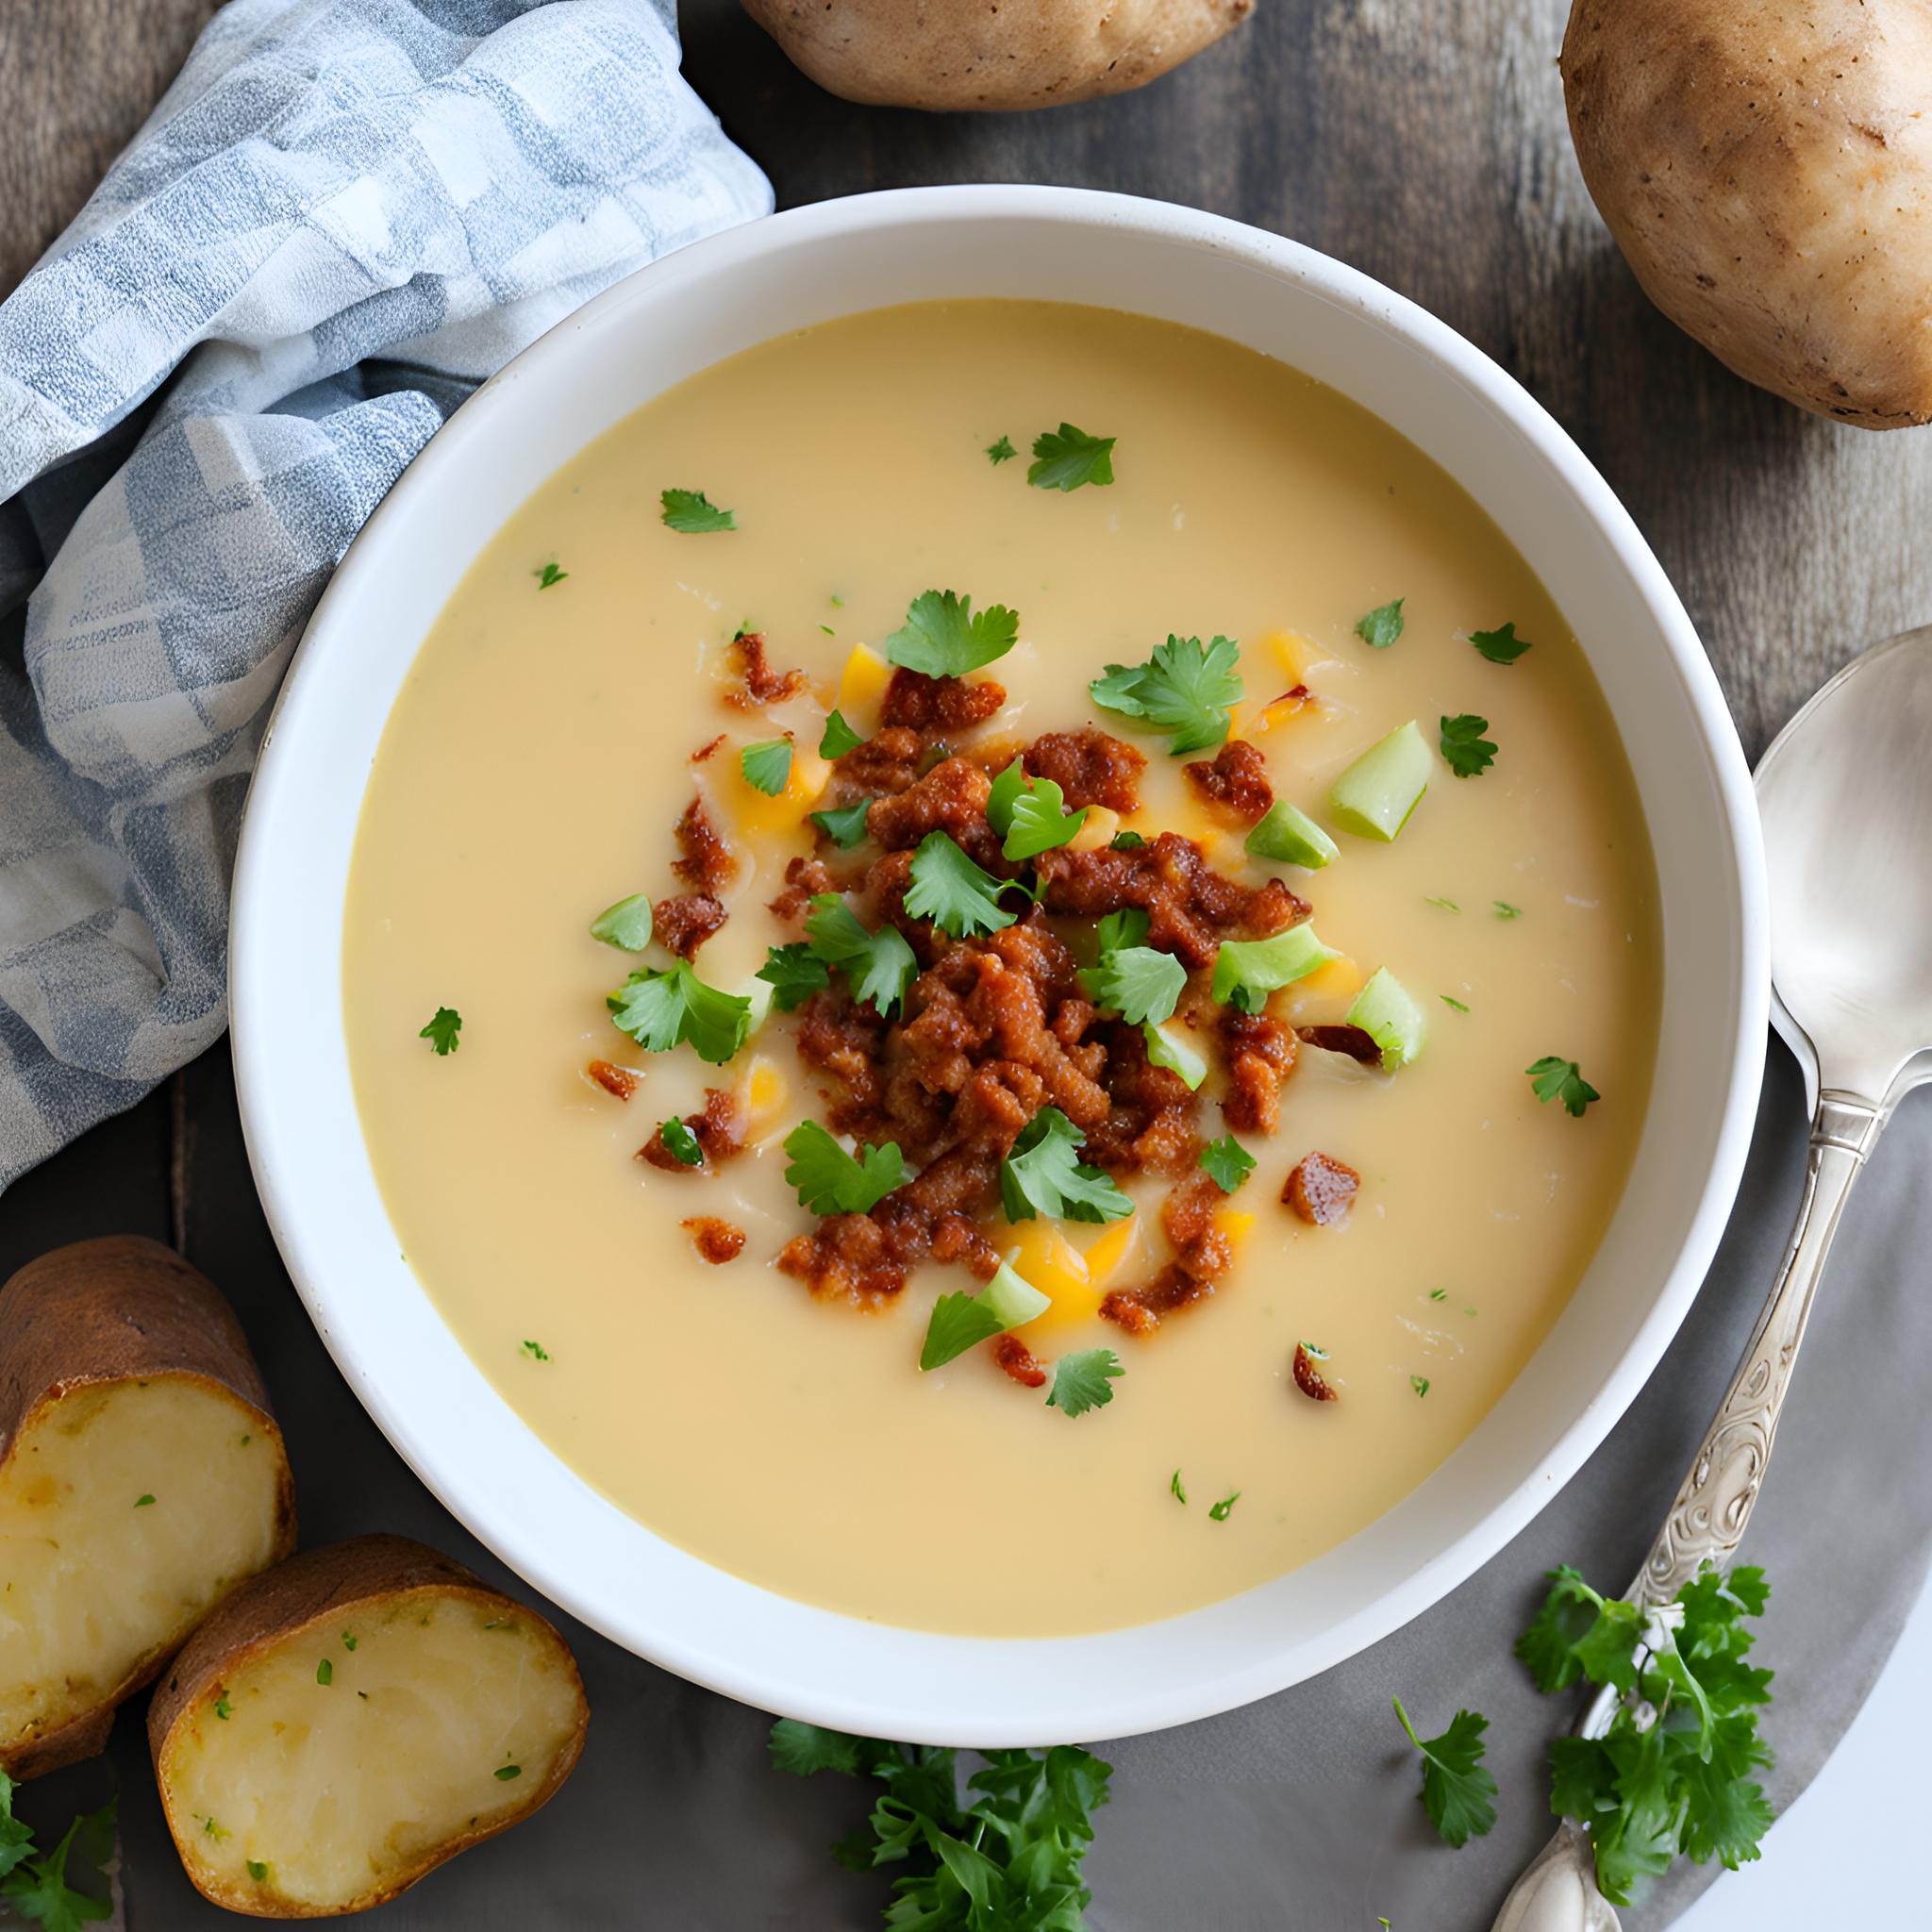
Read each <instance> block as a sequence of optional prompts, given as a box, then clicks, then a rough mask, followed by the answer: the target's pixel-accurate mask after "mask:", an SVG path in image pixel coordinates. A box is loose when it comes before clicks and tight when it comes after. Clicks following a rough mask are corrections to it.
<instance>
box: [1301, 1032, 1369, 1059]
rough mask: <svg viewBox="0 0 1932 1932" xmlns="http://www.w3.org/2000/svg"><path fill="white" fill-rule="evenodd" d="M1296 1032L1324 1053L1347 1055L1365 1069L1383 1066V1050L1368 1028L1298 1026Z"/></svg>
mask: <svg viewBox="0 0 1932 1932" xmlns="http://www.w3.org/2000/svg"><path fill="white" fill-rule="evenodd" d="M1295 1031H1296V1032H1297V1033H1299V1034H1300V1035H1301V1037H1302V1038H1303V1039H1304V1040H1306V1041H1307V1043H1308V1044H1309V1045H1310V1046H1319V1047H1320V1048H1322V1050H1323V1051H1324V1053H1341V1054H1346V1055H1347V1056H1348V1058H1350V1059H1352V1060H1359V1061H1360V1062H1361V1063H1362V1065H1363V1066H1365V1067H1379V1066H1380V1065H1381V1064H1382V1049H1381V1048H1380V1047H1379V1046H1377V1045H1376V1044H1375V1036H1374V1034H1373V1033H1371V1032H1370V1031H1369V1030H1368V1028H1367V1027H1366V1026H1346V1025H1341V1026H1297V1027H1296V1028H1295Z"/></svg>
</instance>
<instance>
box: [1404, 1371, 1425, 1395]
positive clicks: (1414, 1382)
mask: <svg viewBox="0 0 1932 1932" xmlns="http://www.w3.org/2000/svg"><path fill="white" fill-rule="evenodd" d="M1408 1386H1409V1387H1410V1388H1411V1389H1413V1390H1414V1391H1415V1392H1416V1394H1417V1395H1418V1396H1424V1395H1426V1394H1427V1393H1428V1392H1429V1378H1428V1377H1427V1376H1426V1375H1411V1376H1410V1377H1409V1378H1408Z"/></svg>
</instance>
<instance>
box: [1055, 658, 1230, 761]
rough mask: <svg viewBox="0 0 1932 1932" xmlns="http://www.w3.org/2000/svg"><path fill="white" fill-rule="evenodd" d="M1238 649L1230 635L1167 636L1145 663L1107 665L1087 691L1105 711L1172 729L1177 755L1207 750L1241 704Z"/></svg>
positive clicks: (1173, 753) (1217, 741)
mask: <svg viewBox="0 0 1932 1932" xmlns="http://www.w3.org/2000/svg"><path fill="white" fill-rule="evenodd" d="M1240 658H1241V647H1240V646H1239V645H1238V644H1237V643H1236V642H1235V641H1234V640H1233V639H1232V638H1224V637H1216V638H1215V639H1214V640H1213V641H1212V642H1211V643H1208V644H1206V645H1204V644H1203V643H1202V642H1201V640H1200V639H1199V638H1181V637H1174V636H1173V635H1172V634H1170V635H1169V637H1168V640H1167V641H1166V643H1164V644H1157V645H1155V647H1154V651H1153V654H1152V656H1150V657H1149V658H1148V659H1147V661H1146V662H1145V663H1144V664H1109V665H1108V667H1107V672H1106V675H1104V676H1100V677H1096V678H1095V679H1094V680H1093V682H1092V683H1091V684H1090V685H1089V686H1088V687H1087V689H1088V691H1090V692H1091V695H1092V698H1093V702H1094V703H1095V704H1096V705H1098V706H1099V707H1100V708H1102V709H1103V710H1108V711H1118V712H1119V713H1120V714H1121V716H1122V717H1124V718H1144V719H1145V720H1146V721H1147V723H1148V724H1149V726H1150V727H1151V728H1152V729H1154V730H1156V731H1171V732H1173V733H1174V740H1173V742H1172V743H1170V744H1169V746H1168V751H1169V753H1170V755H1171V756H1173V757H1174V758H1181V757H1183V756H1184V755H1185V754H1187V753H1188V752H1191V751H1211V750H1212V749H1213V748H1214V746H1216V745H1217V744H1221V743H1223V742H1224V741H1225V740H1226V738H1227V731H1228V715H1227V712H1228V707H1229V706H1230V705H1236V704H1239V703H1240V702H1241V674H1240V673H1239V672H1237V671H1236V669H1235V665H1236V664H1237V662H1239V660H1240Z"/></svg>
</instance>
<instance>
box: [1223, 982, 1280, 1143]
mask: <svg viewBox="0 0 1932 1932" xmlns="http://www.w3.org/2000/svg"><path fill="white" fill-rule="evenodd" d="M1220 1031H1221V1040H1222V1044H1223V1046H1224V1048H1225V1050H1226V1054H1227V1075H1228V1089H1227V1091H1226V1093H1225V1094H1224V1095H1223V1096H1222V1101H1221V1111H1222V1113H1223V1114H1224V1116H1225V1118H1226V1121H1227V1124H1228V1125H1229V1126H1231V1127H1236V1128H1239V1129H1240V1130H1241V1131H1242V1132H1244V1133H1255V1134H1272V1133H1273V1132H1274V1129H1275V1125H1276V1124H1277V1123H1278V1122H1279V1120H1280V1117H1281V1088H1282V1083H1283V1082H1284V1081H1285V1080H1286V1079H1287V1078H1288V1076H1289V1074H1291V1073H1292V1072H1293V1071H1294V1028H1293V1027H1292V1026H1288V1025H1284V1024H1282V1023H1281V1022H1280V1021H1279V1020H1271V1019H1270V1018H1269V1017H1268V1016H1267V1014H1266V1013H1243V1012H1241V1010H1240V1009H1239V1008H1235V1007H1224V1008H1222V1009H1221V1022H1220Z"/></svg>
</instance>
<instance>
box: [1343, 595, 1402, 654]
mask: <svg viewBox="0 0 1932 1932" xmlns="http://www.w3.org/2000/svg"><path fill="white" fill-rule="evenodd" d="M1405 601H1406V600H1405V599H1403V598H1401V597H1397V598H1396V599H1395V600H1394V602H1393V603H1391V604H1378V605H1376V606H1375V608H1374V609H1373V610H1371V611H1370V612H1369V614H1368V615H1367V616H1366V617H1364V618H1361V619H1359V620H1358V621H1357V624H1356V627H1355V634H1356V636H1357V637H1358V638H1359V639H1361V641H1362V642H1363V643H1365V644H1367V645H1368V646H1369V647H1370V648H1371V649H1372V650H1376V651H1386V650H1387V649H1388V648H1389V646H1390V645H1391V644H1392V643H1393V642H1394V641H1395V640H1396V639H1397V638H1399V637H1400V636H1401V635H1402V607H1403V604H1404V602H1405Z"/></svg>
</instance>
